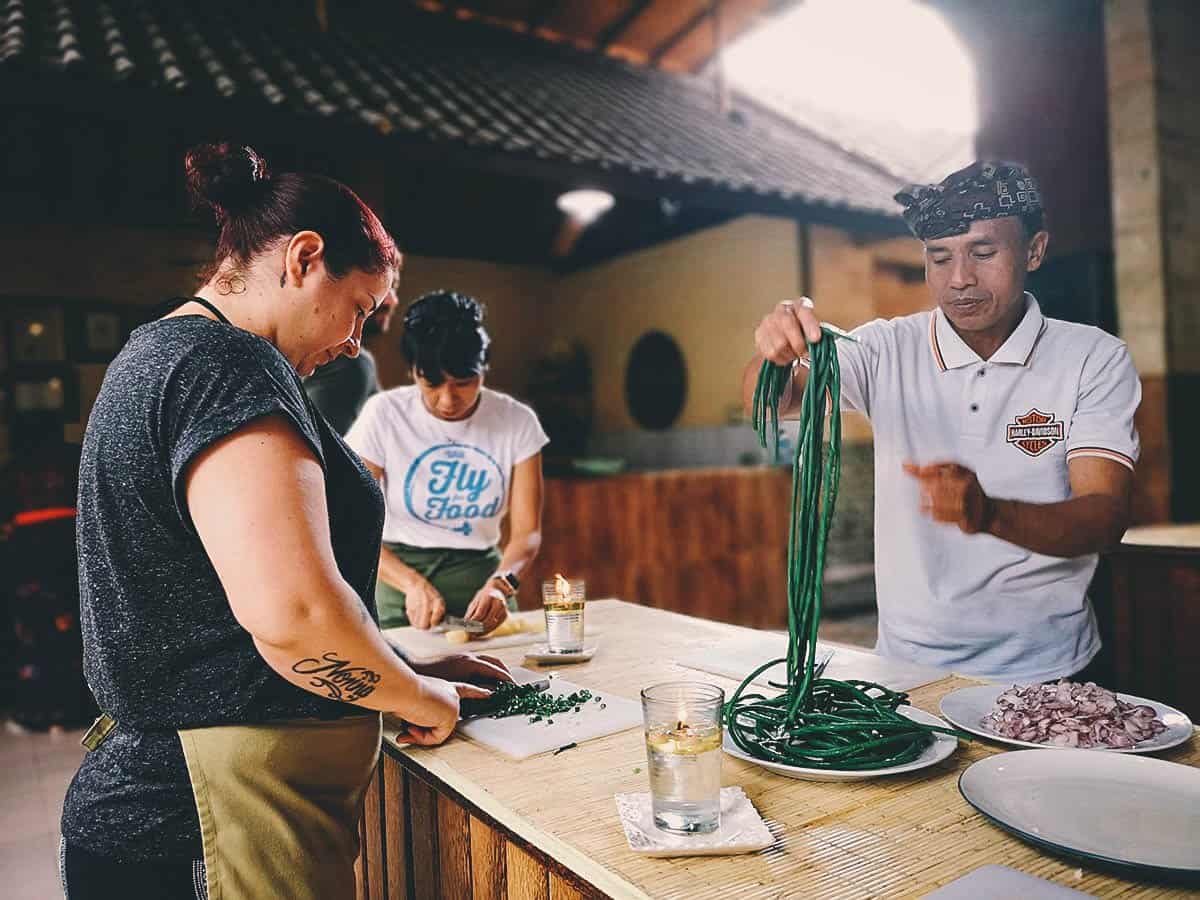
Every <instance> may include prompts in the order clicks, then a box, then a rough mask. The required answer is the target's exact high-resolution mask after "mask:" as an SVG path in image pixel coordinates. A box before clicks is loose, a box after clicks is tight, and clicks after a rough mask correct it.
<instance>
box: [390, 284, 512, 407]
mask: <svg viewBox="0 0 1200 900" xmlns="http://www.w3.org/2000/svg"><path fill="white" fill-rule="evenodd" d="M483 315H484V307H483V304H482V303H480V302H479V301H478V300H476V299H475V298H474V297H468V296H466V295H465V294H459V293H457V292H455V291H432V292H430V293H428V294H424V295H422V296H420V297H418V298H417V299H416V300H414V301H413V302H412V304H411V305H410V306H409V307H408V309H407V310H406V311H405V313H404V335H403V336H402V337H401V338H400V347H401V349H403V351H404V358H405V359H407V360H408V364H409V366H411V367H412V368H414V369H415V370H416V372H417V374H418V375H419V376H421V377H422V378H424V379H425V380H426V381H428V382H429V383H430V384H432V385H435V386H436V385H439V384H441V383H442V382H443V381H444V380H445V377H446V376H447V375H450V376H451V377H453V378H474V377H475V376H476V375H481V374H483V373H484V372H485V371H487V363H488V355H489V353H488V348H489V347H490V346H491V343H492V339H491V338H490V337H488V333H487V329H485V328H484V327H483Z"/></svg>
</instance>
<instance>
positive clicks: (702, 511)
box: [521, 468, 792, 628]
mask: <svg viewBox="0 0 1200 900" xmlns="http://www.w3.org/2000/svg"><path fill="white" fill-rule="evenodd" d="M791 477H792V476H791V470H790V469H788V468H746V469H682V470H673V471H663V472H645V473H638V474H630V475H617V476H613V477H609V478H553V479H547V481H546V491H545V511H544V514H543V543H542V549H541V552H540V553H539V554H538V558H537V559H536V560H535V561H534V563H533V565H532V566H531V567H530V569H529V570H528V572H527V573H526V575H525V576H524V578H523V581H524V583H525V586H524V587H523V588H522V589H521V604H522V606H523V607H525V608H530V607H533V606H536V605H538V604H540V602H541V582H542V580H543V579H547V578H553V577H554V574H555V572H562V573H563V574H564V575H567V576H569V577H572V578H584V579H586V580H587V586H588V588H587V589H588V596H589V597H591V598H600V597H637V598H638V602H639V603H642V604H645V605H647V606H654V607H657V608H658V609H668V610H672V611H674V612H682V613H687V614H688V615H693V616H700V617H702V618H705V619H712V620H715V621H719V622H729V623H732V624H736V625H747V626H750V627H758V628H786V627H787V595H786V585H785V583H784V577H783V573H784V572H786V571H787V541H786V537H785V536H786V534H787V517H788V504H789V501H790V499H791Z"/></svg>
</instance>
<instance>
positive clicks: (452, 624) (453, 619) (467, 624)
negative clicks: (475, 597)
mask: <svg viewBox="0 0 1200 900" xmlns="http://www.w3.org/2000/svg"><path fill="white" fill-rule="evenodd" d="M483 629H484V625H483V623H482V622H479V621H477V620H475V619H463V618H460V617H459V616H446V618H444V619H442V621H440V622H438V623H437V624H436V625H434V626H433V628H432V629H430V630H431V631H434V632H436V633H438V634H442V633H443V632H446V631H465V632H466V633H467V634H483Z"/></svg>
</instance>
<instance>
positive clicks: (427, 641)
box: [383, 609, 546, 662]
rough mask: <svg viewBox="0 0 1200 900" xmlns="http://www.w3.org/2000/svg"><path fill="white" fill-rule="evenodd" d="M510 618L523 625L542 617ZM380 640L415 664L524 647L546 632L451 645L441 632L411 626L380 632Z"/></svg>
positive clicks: (527, 614) (541, 638)
mask: <svg viewBox="0 0 1200 900" xmlns="http://www.w3.org/2000/svg"><path fill="white" fill-rule="evenodd" d="M513 616H514V618H518V619H521V620H523V621H526V622H542V621H544V614H543V612H542V611H541V610H540V609H539V610H530V611H529V612H523V613H513ZM383 636H384V637H385V638H387V639H388V641H390V642H391V643H393V644H395V645H396V646H397V647H399V648H400V649H401V650H403V651H404V652H405V653H406V654H408V656H409V658H410V659H414V660H416V661H417V662H423V661H425V660H429V659H437V658H438V657H440V656H445V655H446V654H448V653H462V652H463V651H464V650H469V651H470V652H472V653H487V652H488V651H489V650H499V649H501V648H502V647H524V646H526V645H528V644H536V643H538V642H539V641H544V640H546V632H545V630H544V629H543V630H540V631H522V632H521V633H520V634H509V635H506V636H504V637H495V638H478V639H476V640H473V641H467V642H466V643H465V644H451V643H450V642H449V641H447V640H446V635H445V634H444V633H442V632H437V631H422V630H421V629H420V628H413V627H412V626H411V625H409V626H406V627H404V628H389V629H387V630H386V631H384V632H383Z"/></svg>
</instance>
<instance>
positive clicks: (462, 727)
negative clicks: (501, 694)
mask: <svg viewBox="0 0 1200 900" xmlns="http://www.w3.org/2000/svg"><path fill="white" fill-rule="evenodd" d="M512 672H513V678H514V680H516V681H517V682H519V683H524V682H526V681H530V680H533V679H536V678H544V677H545V676H544V675H543V674H542V673H538V672H532V671H530V670H527V669H522V668H520V667H519V666H518V667H515V668H514V669H513V670H512ZM529 676H532V678H530V677H529ZM578 690H580V686H579V685H577V684H572V683H571V682H569V681H563V680H562V679H561V678H553V679H551V680H550V688H549V690H548V693H550V694H554V695H556V696H558V695H562V694H571V693H574V692H575V691H578ZM589 690H591V688H589ZM592 694H593V695H596V696H599V697H600V698H601V700H600V703H597V702H596V701H595V699H594V698H593V699H591V700H588V701H587V702H586V703H583V704H581V706H580V708H579V712H574V711H573V710H572V711H570V712H565V713H557V714H555V715H554V716H552V717H551V718H553V719H554V724H553V725H547V724H546V721H545V720H544V719H543V720H542V721H541V722H530V721H529V717H528V716H509V717H507V718H504V719H492V718H488V717H487V716H483V717H481V718H478V719H469V720H467V721H466V722H461V723H459V726H458V733H459V734H461V735H463V736H464V737H467V738H470V739H471V740H473V741H477V742H478V743H480V744H484V745H486V746H488V747H491V748H492V749H494V750H499V751H500V752H501V753H503V754H504V755H505V756H509V757H512V758H513V759H525V758H526V757H529V756H536V755H537V754H539V753H545V752H546V751H548V750H557V749H558V748H559V747H565V746H566V745H567V744H572V743H574V744H582V743H583V742H584V741H590V740H591V739H592V738H598V737H605V736H606V735H610V734H616V733H617V732H618V731H625V730H626V729H628V728H634V727H640V726H641V724H642V706H641V704H640V703H635V702H634V701H633V700H626V699H625V698H624V697H618V696H617V695H616V694H609V693H607V692H605V691H592ZM601 703H603V704H604V708H603V709H601V708H600V704H601ZM567 752H568V753H577V752H579V751H578V750H577V749H572V750H568V751H567Z"/></svg>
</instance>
